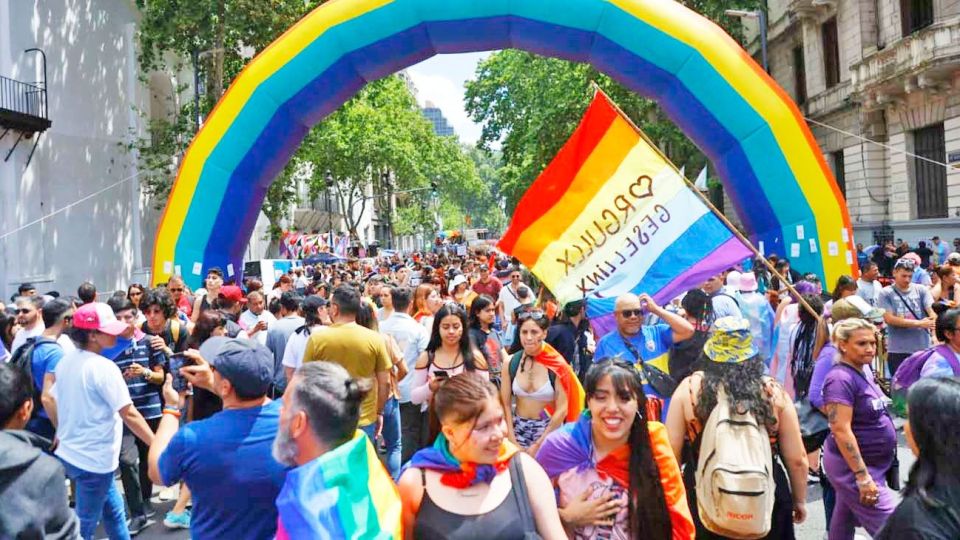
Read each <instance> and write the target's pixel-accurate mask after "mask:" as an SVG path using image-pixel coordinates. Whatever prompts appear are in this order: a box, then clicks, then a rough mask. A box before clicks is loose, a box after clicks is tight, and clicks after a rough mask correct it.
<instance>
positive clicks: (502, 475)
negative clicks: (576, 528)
mask: <svg viewBox="0 0 960 540" xmlns="http://www.w3.org/2000/svg"><path fill="white" fill-rule="evenodd" d="M430 412H431V415H430V420H431V431H432V433H433V434H435V435H436V440H435V441H434V444H433V445H432V446H430V447H428V448H424V449H423V450H420V451H419V452H417V453H416V454H415V455H414V456H413V458H412V459H411V460H410V467H409V468H408V469H407V470H406V471H405V472H404V473H403V476H401V477H400V483H399V488H400V497H401V498H402V499H403V501H404V505H403V506H404V515H403V521H404V530H405V531H406V537H407V538H417V539H421V538H422V539H444V540H446V539H450V540H470V539H478V540H480V539H483V540H486V539H488V538H497V539H506V540H510V539H517V540H524V539H527V538H541V537H542V538H548V539H553V538H556V539H562V538H566V534H565V533H564V531H563V526H562V525H561V523H560V517H559V514H558V513H557V505H556V500H555V498H554V496H553V488H552V486H551V484H550V480H549V479H548V478H547V475H546V473H545V472H544V471H543V469H542V468H541V467H540V465H538V464H537V463H536V461H534V460H533V458H531V457H530V456H528V455H526V454H523V453H521V452H519V451H518V449H517V447H516V446H515V445H513V444H512V443H511V442H510V441H509V440H508V439H507V438H506V422H505V420H504V414H503V407H502V406H501V405H500V400H499V399H498V397H497V389H496V387H495V386H494V385H493V384H492V383H490V382H489V381H487V380H484V379H481V378H479V377H453V378H451V379H449V380H448V381H446V382H444V383H443V384H442V385H441V386H440V388H439V389H438V390H437V392H436V394H434V395H433V402H432V407H431V411H430Z"/></svg>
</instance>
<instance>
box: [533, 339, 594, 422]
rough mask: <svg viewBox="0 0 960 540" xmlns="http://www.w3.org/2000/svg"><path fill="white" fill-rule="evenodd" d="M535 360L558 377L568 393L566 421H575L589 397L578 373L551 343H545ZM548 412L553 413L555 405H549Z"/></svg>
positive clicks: (558, 380)
mask: <svg viewBox="0 0 960 540" xmlns="http://www.w3.org/2000/svg"><path fill="white" fill-rule="evenodd" d="M521 354H522V352H521ZM534 360H536V361H537V362H539V363H541V364H543V365H544V366H545V367H546V368H547V369H549V370H550V371H551V372H552V373H553V374H554V375H555V376H556V377H557V382H558V383H560V386H561V387H562V388H563V392H564V393H565V394H566V395H567V417H566V421H567V422H573V421H574V420H576V419H577V417H578V416H580V413H581V412H582V411H583V404H584V403H585V401H586V398H587V394H586V392H584V391H583V386H582V385H581V384H580V379H578V378H577V374H576V373H574V372H573V368H572V367H570V363H569V362H567V361H566V360H565V359H564V358H563V355H561V354H560V353H558V352H557V350H556V349H554V348H553V347H552V346H551V345H550V344H549V343H544V344H543V349H542V350H541V351H540V354H538V355H537V357H536V358H535V359H534ZM547 414H550V415H552V414H553V407H547Z"/></svg>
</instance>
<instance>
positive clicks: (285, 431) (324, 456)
mask: <svg viewBox="0 0 960 540" xmlns="http://www.w3.org/2000/svg"><path fill="white" fill-rule="evenodd" d="M370 388H371V383H370V381H369V380H355V379H351V378H350V374H349V373H347V370H346V369H344V368H343V367H342V366H340V365H339V364H334V363H332V362H322V361H318V362H310V363H307V364H304V365H303V366H301V367H300V368H298V369H297V370H296V371H295V372H294V375H293V377H292V378H291V379H290V382H289V384H288V385H287V391H286V393H284V396H283V399H284V405H283V408H282V409H281V412H280V428H279V429H278V430H277V437H276V439H275V440H274V443H273V458H274V459H276V460H277V461H278V462H280V463H282V464H284V465H287V466H290V467H295V468H294V469H291V470H290V471H289V473H288V474H287V478H286V480H285V481H284V484H283V489H282V490H281V491H280V495H279V496H277V513H278V518H279V519H278V524H279V525H278V527H279V530H278V535H277V536H278V537H281V536H282V535H286V536H285V537H287V538H327V537H332V536H334V535H336V534H337V533H336V532H334V531H340V532H343V531H342V530H340V529H339V527H338V524H337V523H336V521H337V520H336V518H335V517H333V518H332V517H331V516H336V515H337V513H338V511H339V510H338V509H339V508H340V507H341V506H342V505H343V504H344V501H349V503H347V504H348V505H349V506H350V507H351V508H363V509H368V508H369V509H374V506H373V505H372V504H368V503H372V500H373V497H372V494H371V489H372V488H376V487H377V486H380V487H381V488H382V487H383V486H393V481H392V480H391V478H390V475H389V474H388V473H387V470H386V469H385V468H384V467H383V465H382V464H381V463H380V461H379V460H378V459H377V458H376V454H375V452H374V451H373V447H372V445H371V444H370V441H369V439H367V436H366V435H365V434H364V433H363V432H362V431H359V430H358V429H357V425H358V423H359V421H360V403H361V402H362V401H363V397H364V395H365V394H366V393H367V392H368V391H369V390H370ZM371 460H372V461H371ZM351 471H356V474H351ZM377 499H378V502H377V504H376V506H375V510H376V512H377V513H378V515H377V516H376V518H375V519H372V518H370V517H369V516H368V517H367V518H365V519H358V520H356V522H355V523H354V524H353V526H352V529H351V530H350V531H349V533H350V537H352V538H383V537H387V536H392V535H393V533H394V532H395V531H399V530H400V529H401V525H400V518H401V513H400V497H399V495H398V494H397V492H396V490H395V489H391V490H389V491H388V492H380V491H378V492H377Z"/></svg>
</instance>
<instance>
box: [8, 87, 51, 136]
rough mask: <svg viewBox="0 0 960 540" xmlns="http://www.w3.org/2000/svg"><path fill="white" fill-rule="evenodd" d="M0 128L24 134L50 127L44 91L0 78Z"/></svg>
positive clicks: (41, 88)
mask: <svg viewBox="0 0 960 540" xmlns="http://www.w3.org/2000/svg"><path fill="white" fill-rule="evenodd" d="M0 126H3V127H5V128H11V129H16V130H20V131H26V132H36V131H43V130H45V129H47V128H48V127H50V119H49V117H48V116H47V91H46V89H44V88H43V87H41V86H38V85H36V84H30V83H25V82H22V81H17V80H14V79H11V78H9V77H3V76H0Z"/></svg>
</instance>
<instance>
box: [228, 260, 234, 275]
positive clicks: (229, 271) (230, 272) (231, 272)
mask: <svg viewBox="0 0 960 540" xmlns="http://www.w3.org/2000/svg"><path fill="white" fill-rule="evenodd" d="M227 277H233V263H230V264H228V265H227Z"/></svg>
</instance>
